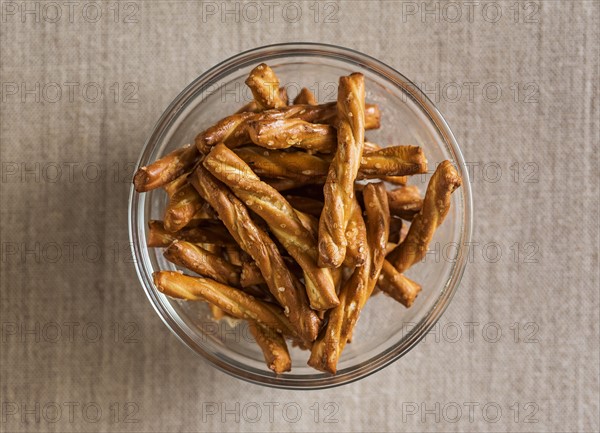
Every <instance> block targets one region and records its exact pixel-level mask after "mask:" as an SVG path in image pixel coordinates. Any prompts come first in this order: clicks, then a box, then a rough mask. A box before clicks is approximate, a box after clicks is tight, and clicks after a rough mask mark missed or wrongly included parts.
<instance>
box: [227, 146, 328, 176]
mask: <svg viewBox="0 0 600 433" xmlns="http://www.w3.org/2000/svg"><path fill="white" fill-rule="evenodd" d="M234 152H235V153H236V154H237V155H238V156H239V157H240V158H242V159H243V160H244V162H245V163H246V164H248V165H249V166H250V167H251V168H252V171H254V172H255V173H256V174H257V175H258V176H260V177H269V178H282V179H296V180H299V181H307V182H308V181H310V182H313V179H314V178H315V177H318V178H319V179H320V180H323V179H324V177H325V176H326V174H327V169H328V168H329V164H330V160H326V159H324V158H322V157H321V156H317V155H311V154H309V153H306V152H284V151H281V150H267V149H263V148H260V147H256V146H244V147H239V148H237V149H235V150H234Z"/></svg>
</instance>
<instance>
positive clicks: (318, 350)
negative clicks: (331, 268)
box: [308, 183, 389, 374]
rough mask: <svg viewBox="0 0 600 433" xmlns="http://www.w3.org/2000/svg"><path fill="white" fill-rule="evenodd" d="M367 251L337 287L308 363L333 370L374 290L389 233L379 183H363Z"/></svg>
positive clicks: (322, 369)
mask: <svg viewBox="0 0 600 433" xmlns="http://www.w3.org/2000/svg"><path fill="white" fill-rule="evenodd" d="M364 193H365V209H366V213H367V225H366V232H367V235H366V242H367V249H368V254H367V256H366V260H365V263H364V264H363V266H361V267H358V268H355V269H354V272H353V273H352V275H351V276H350V278H349V280H348V281H346V283H345V284H344V286H343V287H342V289H341V291H340V305H338V306H337V307H335V308H334V309H332V310H331V311H330V313H329V322H328V323H327V328H326V329H325V331H324V332H323V333H322V334H320V336H319V338H318V339H317V340H316V341H315V342H314V343H313V347H312V351H311V356H310V359H309V361H308V364H309V365H310V366H312V367H314V368H316V369H318V370H321V371H328V372H330V373H333V374H335V372H336V370H337V363H338V360H339V357H340V355H341V353H342V351H343V350H344V347H345V345H346V343H347V341H348V339H349V338H350V337H351V335H352V332H353V329H354V326H355V325H356V322H357V321H358V317H359V315H360V312H361V310H362V308H363V307H364V305H365V303H366V302H367V300H368V299H369V297H370V296H371V294H372V293H373V289H374V288H375V284H376V283H377V281H378V279H379V273H380V272H381V268H382V266H383V262H384V260H385V246H386V244H387V238H388V236H389V209H388V203H387V195H386V192H385V187H384V185H383V184H382V183H378V184H369V185H367V186H366V187H365V191H364Z"/></svg>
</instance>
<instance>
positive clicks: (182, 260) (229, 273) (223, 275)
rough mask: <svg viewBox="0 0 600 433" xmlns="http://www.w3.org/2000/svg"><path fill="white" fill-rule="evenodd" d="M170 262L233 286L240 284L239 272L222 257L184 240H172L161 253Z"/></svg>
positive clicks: (236, 267)
mask: <svg viewBox="0 0 600 433" xmlns="http://www.w3.org/2000/svg"><path fill="white" fill-rule="evenodd" d="M163 254H164V256H165V258H166V259H167V260H169V261H170V262H171V263H175V264H176V265H179V266H182V267H184V268H187V269H189V270H190V271H193V272H195V273H197V274H199V275H202V276H203V277H209V278H212V279H213V280H215V281H217V282H219V283H222V284H227V285H230V286H234V287H239V285H240V272H241V269H240V268H239V267H238V266H234V265H232V264H231V263H229V262H228V261H227V260H225V259H224V258H223V257H221V256H219V255H217V254H213V253H211V252H209V251H207V250H205V249H204V248H201V247H199V246H197V245H194V244H192V243H190V242H186V241H178V240H176V241H174V242H173V243H172V244H171V245H169V247H168V248H167V249H166V250H165V252H164V253H163Z"/></svg>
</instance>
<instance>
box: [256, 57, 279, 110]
mask: <svg viewBox="0 0 600 433" xmlns="http://www.w3.org/2000/svg"><path fill="white" fill-rule="evenodd" d="M246 85H247V86H248V87H250V90H251V91H252V95H253V96H254V100H255V101H256V105H257V106H258V109H259V110H261V111H262V110H269V109H272V108H280V107H285V106H286V105H287V99H286V100H284V99H282V98H281V96H280V94H279V78H277V75H275V72H274V71H273V69H271V68H270V67H269V66H268V65H267V64H265V63H261V64H260V65H258V66H257V67H255V68H254V69H252V71H250V75H248V78H246Z"/></svg>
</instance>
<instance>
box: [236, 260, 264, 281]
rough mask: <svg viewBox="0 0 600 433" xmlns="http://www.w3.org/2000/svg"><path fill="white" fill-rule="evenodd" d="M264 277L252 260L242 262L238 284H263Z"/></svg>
mask: <svg viewBox="0 0 600 433" xmlns="http://www.w3.org/2000/svg"><path fill="white" fill-rule="evenodd" d="M264 283H265V279H264V278H263V276H262V274H261V273H260V269H258V266H256V263H254V262H243V263H242V273H241V275H240V284H241V286H242V287H249V286H255V285H257V284H264Z"/></svg>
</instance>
